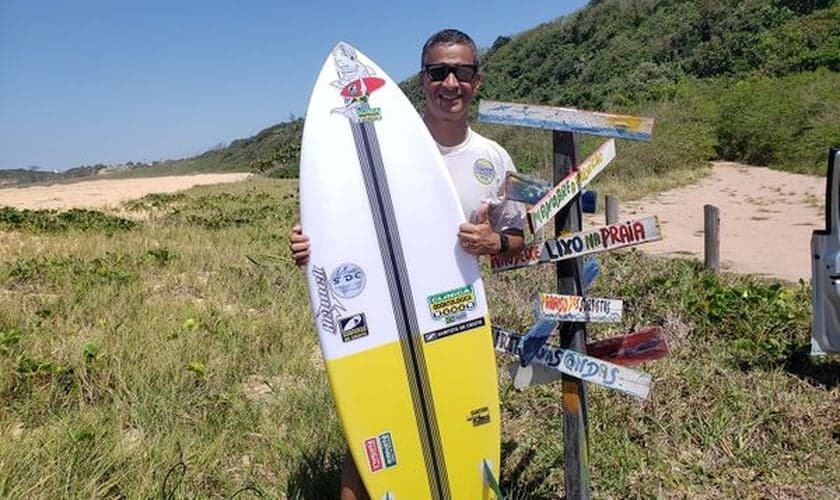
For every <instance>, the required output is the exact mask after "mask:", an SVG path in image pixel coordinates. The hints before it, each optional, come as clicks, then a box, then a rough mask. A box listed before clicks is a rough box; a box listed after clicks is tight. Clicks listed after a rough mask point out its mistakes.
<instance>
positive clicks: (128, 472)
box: [0, 0, 840, 499]
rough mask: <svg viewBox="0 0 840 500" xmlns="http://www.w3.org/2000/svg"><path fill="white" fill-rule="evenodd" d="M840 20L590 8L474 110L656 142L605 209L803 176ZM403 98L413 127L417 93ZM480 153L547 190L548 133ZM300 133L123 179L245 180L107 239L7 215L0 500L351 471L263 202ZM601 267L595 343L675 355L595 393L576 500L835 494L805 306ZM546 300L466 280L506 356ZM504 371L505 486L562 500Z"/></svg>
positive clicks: (837, 387) (633, 258)
mask: <svg viewBox="0 0 840 500" xmlns="http://www.w3.org/2000/svg"><path fill="white" fill-rule="evenodd" d="M838 20H840V5H838V3H837V2H835V1H829V0H809V1H805V0H765V1H759V0H744V1H735V0H707V1H702V2H678V1H675V0H671V1H667V0H640V1H632V2H631V1H625V0H602V1H593V2H591V3H590V5H589V6H588V7H587V8H586V9H584V10H582V11H580V12H578V13H576V14H574V15H572V16H568V17H567V18H563V19H558V20H555V21H552V22H549V23H546V24H543V25H541V26H539V27H537V28H535V29H534V30H532V31H530V32H527V33H523V34H521V35H518V36H515V37H511V38H499V39H498V40H497V41H496V43H494V44H493V46H492V47H491V48H489V49H488V50H487V54H486V80H485V85H484V86H483V87H482V89H481V96H482V97H484V98H494V99H505V100H518V101H528V102H540V103H544V104H559V105H563V106H578V107H581V108H592V109H595V108H597V109H603V110H608V111H620V112H631V113H638V114H644V115H648V116H654V117H656V119H657V125H656V128H655V136H654V140H653V141H652V142H651V143H628V142H626V141H622V142H621V143H620V144H619V152H618V157H617V159H616V161H615V163H614V165H612V166H610V168H609V169H608V170H607V171H606V172H605V173H604V174H602V178H600V179H599V180H598V189H599V191H602V192H608V193H611V194H615V195H617V196H618V197H619V198H621V199H632V198H634V197H638V196H641V195H642V194H644V193H645V192H647V191H650V190H661V189H664V188H666V187H669V186H672V185H675V184H680V183H685V182H688V181H690V180H691V179H694V178H696V177H697V176H699V175H702V173H703V171H704V165H706V164H707V162H708V160H710V159H721V158H722V159H730V160H740V161H747V162H753V163H759V164H766V165H770V166H773V167H777V168H783V169H786V170H792V171H801V172H812V173H814V172H821V171H822V169H823V168H824V156H825V151H826V149H827V148H828V147H829V146H830V145H837V144H840V136H838V135H837V134H840V128H838V127H837V124H838V123H840V113H839V112H838V103H840V98H838V96H837V92H836V89H837V88H840V77H838V76H837V75H838V72H840V67H839V66H838V58H840V49H838V43H840V42H838V40H840V36H838V29H840V28H838V26H840V23H839V22H838ZM402 87H403V89H404V90H405V91H406V93H407V94H408V95H409V96H411V97H412V98H413V99H414V100H415V102H416V103H419V100H420V99H421V98H422V96H421V94H420V93H419V91H418V87H417V80H416V78H414V79H410V80H408V81H406V82H403V84H402ZM477 127H479V128H480V129H481V130H482V131H484V132H486V133H487V134H488V135H489V136H491V137H493V138H496V139H498V141H499V142H500V143H502V144H504V145H505V146H507V147H508V148H509V149H510V151H511V153H512V155H513V156H514V158H515V159H516V161H517V163H518V164H519V165H520V166H521V167H522V169H523V170H525V171H529V172H536V173H538V174H539V175H542V176H548V165H549V164H550V162H551V144H550V135H551V134H548V133H546V132H544V131H536V130H527V129H519V128H514V127H500V126H492V125H486V124H477ZM301 130H302V121H301V120H293V121H291V122H288V123H284V124H280V125H277V126H275V127H271V128H269V129H266V130H264V131H262V132H261V133H259V134H257V135H256V136H254V137H252V138H250V139H245V140H241V141H235V142H234V143H232V144H231V145H230V146H228V147H226V148H217V149H214V150H213V151H209V152H207V153H205V154H203V155H201V156H199V157H196V158H192V159H190V160H185V161H178V162H164V163H162V164H159V165H155V166H153V167H140V168H136V169H132V170H131V171H128V172H127V173H124V174H120V175H138V174H154V175H168V174H173V173H187V172H193V171H222V170H252V171H255V172H260V173H263V174H266V175H261V176H258V177H256V178H251V179H249V180H247V181H244V182H241V183H237V184H233V185H224V186H205V187H198V188H194V189H191V190H189V191H186V192H181V193H175V194H157V195H149V196H146V197H144V198H142V199H140V200H135V201H133V202H130V203H127V204H125V205H124V206H123V209H122V210H121V211H120V213H119V214H118V215H117V214H112V213H103V212H98V211H92V210H71V211H67V212H56V211H44V210H41V211H32V210H16V209H12V208H0V408H2V411H0V471H2V474H0V497H4V498H6V497H8V498H100V497H107V498H149V497H158V496H159V497H162V498H208V497H214V498H216V497H224V498H228V497H234V496H236V497H247V496H256V495H258V494H261V495H262V496H265V497H268V498H306V499H321V498H334V497H335V492H336V491H337V488H338V480H339V473H340V466H341V460H342V458H343V454H344V446H345V445H344V443H343V439H342V436H341V431H340V426H339V424H338V420H337V418H336V415H335V412H334V407H333V403H332V398H331V396H330V391H329V387H328V383H327V379H326V375H325V373H324V369H323V363H322V361H321V358H320V351H319V349H318V346H317V341H316V338H315V336H314V334H313V329H312V318H311V314H310V310H309V305H308V299H307V293H306V286H305V280H304V278H303V276H302V274H301V273H300V271H299V270H298V269H296V268H295V267H294V265H293V264H292V262H291V260H290V258H289V257H288V256H287V248H286V245H287V232H288V228H289V226H290V225H291V223H292V221H295V220H297V219H298V214H297V207H298V199H297V183H296V181H294V180H286V179H278V178H270V177H294V176H295V175H296V169H297V164H298V155H299V144H300V140H299V138H300V133H301ZM598 143H599V140H597V139H595V138H585V139H583V140H582V144H581V149H582V152H583V153H584V154H586V153H587V152H589V151H591V150H593V149H594V148H595V147H596V146H597V145H598ZM85 168H88V167H85ZM90 168H94V167H90ZM94 169H95V168H94ZM107 175H111V174H107ZM601 264H602V266H601V267H602V277H601V278H600V279H599V280H598V281H597V282H596V287H595V290H593V291H592V295H593V296H603V297H616V298H621V299H623V300H624V301H625V319H624V321H623V323H622V324H621V325H620V326H597V327H593V328H591V329H590V336H591V337H592V338H594V339H600V338H605V337H608V336H611V335H614V334H617V333H620V332H626V331H630V330H633V329H638V328H640V327H642V326H645V325H649V324H655V325H661V326H662V327H663V328H664V330H665V333H666V335H667V336H668V338H669V342H670V345H671V350H672V353H671V354H670V355H669V356H668V357H666V358H664V359H662V360H659V361H656V362H653V363H649V364H647V365H645V366H644V367H642V369H643V370H644V371H646V372H648V373H650V374H651V375H652V376H653V377H654V380H655V386H654V388H653V391H652V396H651V400H650V401H647V402H644V403H640V402H638V401H636V400H633V399H630V398H628V397H626V396H622V395H620V394H617V393H614V392H610V391H607V390H605V389H602V388H598V387H591V389H590V392H589V400H588V415H589V425H590V443H589V444H590V465H591V474H592V486H593V489H594V491H593V493H594V496H596V497H598V498H626V497H645V498H648V497H657V498H658V497H668V498H670V497H679V498H695V497H701V498H703V497H705V498H709V497H715V498H741V497H747V498H768V497H773V498H775V497H803V498H837V497H838V496H840V490H838V486H837V485H838V484H840V453H838V451H840V426H838V425H839V424H838V422H840V413H838V408H840V363H838V361H837V360H836V359H832V358H827V359H823V360H813V359H811V358H809V357H808V356H807V355H806V354H805V353H806V352H807V349H808V337H809V329H810V286H809V284H808V283H801V282H800V283H796V284H791V283H783V282H776V281H773V280H763V279H759V278H756V277H750V276H736V275H731V274H727V273H724V274H721V275H712V274H708V273H706V272H704V271H703V270H702V269H701V266H700V265H699V264H698V263H697V262H696V261H692V260H684V259H657V258H651V257H647V256H645V255H643V254H642V253H640V252H637V251H633V250H631V251H618V252H615V253H612V254H610V255H607V256H604V257H602V259H601ZM552 276H553V273H551V272H550V270H548V269H547V268H546V267H539V268H532V269H524V270H518V271H513V272H509V273H503V274H499V275H491V274H489V273H487V279H486V285H487V288H488V297H489V299H490V301H491V303H490V306H491V311H493V321H494V322H496V323H497V324H499V325H501V326H504V327H506V328H510V329H513V330H519V331H524V330H525V329H526V328H527V327H528V326H529V325H530V322H531V321H532V320H531V315H532V312H531V304H530V294H531V292H532V291H534V290H536V289H545V290H550V289H553V283H552V280H553V277H552ZM504 365H505V360H504V359H501V358H500V360H499V366H500V373H502V374H501V375H500V390H501V396H502V410H503V415H502V417H503V418H502V425H503V441H502V445H503V460H502V483H503V486H507V487H508V488H511V489H513V490H514V491H515V492H516V494H515V498H534V499H553V498H558V497H559V496H561V495H562V491H563V481H564V478H563V465H564V464H563V460H564V459H563V433H562V425H563V419H562V409H561V398H562V392H561V388H560V387H559V384H552V385H543V386H539V387H536V388H532V389H530V390H528V391H525V392H517V391H515V390H513V388H512V387H511V383H510V380H509V377H508V376H507V375H505V374H504V372H505V370H504Z"/></svg>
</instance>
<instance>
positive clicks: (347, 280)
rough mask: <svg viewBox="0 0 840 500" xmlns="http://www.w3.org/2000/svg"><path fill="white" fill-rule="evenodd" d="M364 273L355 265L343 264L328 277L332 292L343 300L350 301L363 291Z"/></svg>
mask: <svg viewBox="0 0 840 500" xmlns="http://www.w3.org/2000/svg"><path fill="white" fill-rule="evenodd" d="M365 281H366V279H365V272H364V271H363V270H362V268H361V267H359V266H357V265H356V264H351V263H345V264H341V265H340V266H338V267H336V268H335V269H334V270H333V272H332V274H331V275H330V285H331V286H332V290H333V292H334V293H335V294H336V295H338V296H339V297H341V298H343V299H352V298H353V297H356V296H358V295H359V294H360V293H362V290H364V289H365Z"/></svg>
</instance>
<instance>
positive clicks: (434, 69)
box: [423, 64, 478, 82]
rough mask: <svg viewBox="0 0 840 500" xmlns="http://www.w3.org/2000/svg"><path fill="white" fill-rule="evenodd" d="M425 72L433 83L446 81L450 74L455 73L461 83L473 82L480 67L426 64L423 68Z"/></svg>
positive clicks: (473, 65)
mask: <svg viewBox="0 0 840 500" xmlns="http://www.w3.org/2000/svg"><path fill="white" fill-rule="evenodd" d="M423 71H425V72H426V74H427V75H429V79H430V80H431V81H433V82H442V81H444V80H446V77H448V76H449V74H450V73H454V74H455V78H457V79H458V81H459V82H471V81H472V79H473V78H474V77H475V74H476V73H478V66H476V65H475V64H426V65H424V66H423Z"/></svg>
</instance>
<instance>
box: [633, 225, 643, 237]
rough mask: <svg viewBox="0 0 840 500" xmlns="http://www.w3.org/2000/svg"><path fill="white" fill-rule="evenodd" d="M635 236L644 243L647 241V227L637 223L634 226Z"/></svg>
mask: <svg viewBox="0 0 840 500" xmlns="http://www.w3.org/2000/svg"><path fill="white" fill-rule="evenodd" d="M633 234H634V235H635V236H636V239H637V240H639V241H642V240H644V239H645V225H644V224H642V223H641V222H636V223H634V224H633Z"/></svg>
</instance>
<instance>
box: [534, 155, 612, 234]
mask: <svg viewBox="0 0 840 500" xmlns="http://www.w3.org/2000/svg"><path fill="white" fill-rule="evenodd" d="M614 158H615V139H610V140H608V141H606V142H605V143H603V144H601V146H600V147H599V148H598V149H596V150H595V152H594V153H592V154H591V155H589V157H588V158H586V159H585V160H583V163H581V164H580V166H579V167H578V168H577V170H575V171H573V172H572V173H570V174H569V175H567V176H566V177H565V178H564V179H563V180H561V181H560V182H558V183H557V185H556V186H554V187H553V188H552V189H551V190H550V191H549V192H547V193H546V194H545V195H544V196H543V197H542V198H540V199H539V200H538V201H537V202H536V203H534V205H533V206H532V207H530V208H529V209H528V225H529V226H530V228H531V232H532V233H536V232H537V231H539V230H540V229H541V228H542V227H543V226H544V225H545V224H546V223H547V222H548V221H550V220H551V218H552V217H554V216H555V215H557V212H559V211H560V210H562V209H563V207H565V206H566V205H567V204H568V203H569V202H570V201H572V199H573V198H574V197H575V196H576V195H577V194H578V193H580V191H581V189H583V188H584V187H586V185H587V184H589V183H590V182H592V179H594V178H595V176H596V175H598V174H599V173H601V171H602V170H604V168H605V167H606V166H607V165H609V163H610V162H611V161H613V159H614Z"/></svg>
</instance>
